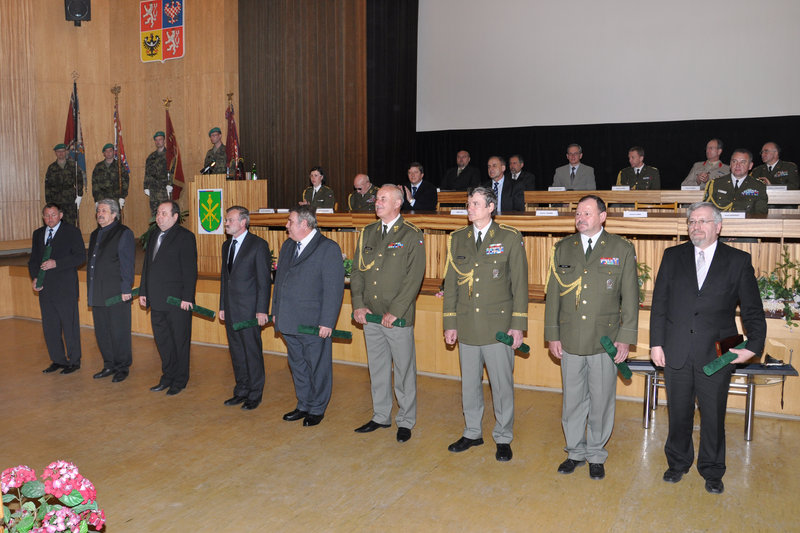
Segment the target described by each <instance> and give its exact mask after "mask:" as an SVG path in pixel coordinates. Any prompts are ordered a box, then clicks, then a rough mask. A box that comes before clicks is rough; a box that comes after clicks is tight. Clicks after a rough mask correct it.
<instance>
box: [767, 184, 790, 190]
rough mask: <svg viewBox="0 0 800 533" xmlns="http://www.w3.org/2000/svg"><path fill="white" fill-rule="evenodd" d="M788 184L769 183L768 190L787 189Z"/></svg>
mask: <svg viewBox="0 0 800 533" xmlns="http://www.w3.org/2000/svg"><path fill="white" fill-rule="evenodd" d="M787 190H789V189H788V188H787V187H786V185H767V191H787Z"/></svg>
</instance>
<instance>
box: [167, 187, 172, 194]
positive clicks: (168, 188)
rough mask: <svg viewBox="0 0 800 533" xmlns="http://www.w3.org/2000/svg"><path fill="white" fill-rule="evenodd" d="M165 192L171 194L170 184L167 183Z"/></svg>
mask: <svg viewBox="0 0 800 533" xmlns="http://www.w3.org/2000/svg"><path fill="white" fill-rule="evenodd" d="M167 194H172V185H167Z"/></svg>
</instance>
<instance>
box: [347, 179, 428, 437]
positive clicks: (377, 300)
mask: <svg viewBox="0 0 800 533" xmlns="http://www.w3.org/2000/svg"><path fill="white" fill-rule="evenodd" d="M402 207H403V192H402V191H401V190H400V189H399V188H398V187H396V186H394V185H384V186H383V187H381V188H380V189H379V190H378V199H377V201H376V203H375V213H376V214H377V215H378V218H379V219H380V220H378V221H377V222H374V223H372V224H370V225H369V226H367V227H365V228H364V230H363V231H362V232H361V235H360V237H359V239H358V245H357V246H356V251H355V255H354V256H353V272H352V274H351V275H350V292H351V295H352V302H353V309H354V311H353V318H354V319H355V321H356V322H358V323H359V324H363V325H364V339H365V341H366V344H367V362H368V363H369V377H370V382H371V383H372V418H371V419H370V421H369V422H367V423H366V424H364V425H363V426H361V427H359V428H357V429H356V432H357V433H369V432H370V431H374V430H376V429H378V428H384V427H389V426H390V425H391V420H392V419H391V415H392V367H394V392H395V396H397V416H396V417H395V422H397V440H398V442H406V441H407V440H408V439H410V438H411V429H412V428H413V427H414V424H415V423H416V421H417V362H416V359H417V354H416V349H415V347H414V311H415V309H416V304H417V294H418V293H419V288H420V287H421V286H422V278H424V277H425V242H424V240H423V237H422V231H421V230H420V229H419V228H417V227H416V226H415V225H413V224H412V223H410V222H408V221H406V220H404V219H403V217H402V216H401V215H400V209H401V208H402ZM367 313H370V314H377V315H381V316H382V318H383V320H382V321H381V323H380V324H374V323H370V322H367V320H366V315H367ZM398 318H402V319H403V320H405V326H404V327H393V326H392V324H393V323H394V321H395V320H396V319H398Z"/></svg>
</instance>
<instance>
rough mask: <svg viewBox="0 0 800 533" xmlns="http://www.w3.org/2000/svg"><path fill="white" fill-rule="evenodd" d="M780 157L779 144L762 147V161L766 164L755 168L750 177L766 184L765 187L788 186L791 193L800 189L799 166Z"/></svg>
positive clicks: (768, 144) (770, 143)
mask: <svg viewBox="0 0 800 533" xmlns="http://www.w3.org/2000/svg"><path fill="white" fill-rule="evenodd" d="M780 156H781V147H780V146H778V143H774V142H768V143H766V144H764V146H762V147H761V160H762V161H763V162H764V164H763V165H758V166H757V167H756V168H754V169H753V172H751V173H750V175H751V176H753V177H754V178H756V179H757V180H759V181H762V182H764V185H786V188H787V189H788V190H790V191H793V190H797V189H800V176H798V174H797V165H795V164H794V163H792V162H790V161H783V160H781V159H780Z"/></svg>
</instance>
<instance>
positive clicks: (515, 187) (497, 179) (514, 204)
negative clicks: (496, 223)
mask: <svg viewBox="0 0 800 533" xmlns="http://www.w3.org/2000/svg"><path fill="white" fill-rule="evenodd" d="M487 170H488V173H489V181H487V182H485V183H484V184H483V185H482V187H485V188H487V189H490V190H491V191H492V192H493V193H494V195H495V196H496V197H497V206H496V207H495V211H494V213H493V214H495V215H500V214H503V213H508V212H510V211H525V188H524V187H523V186H522V184H520V183H517V182H516V181H513V180H512V179H511V178H508V179H506V174H505V173H506V161H505V159H503V158H502V157H500V156H499V155H493V156H492V157H490V158H489V162H488V163H487Z"/></svg>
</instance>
